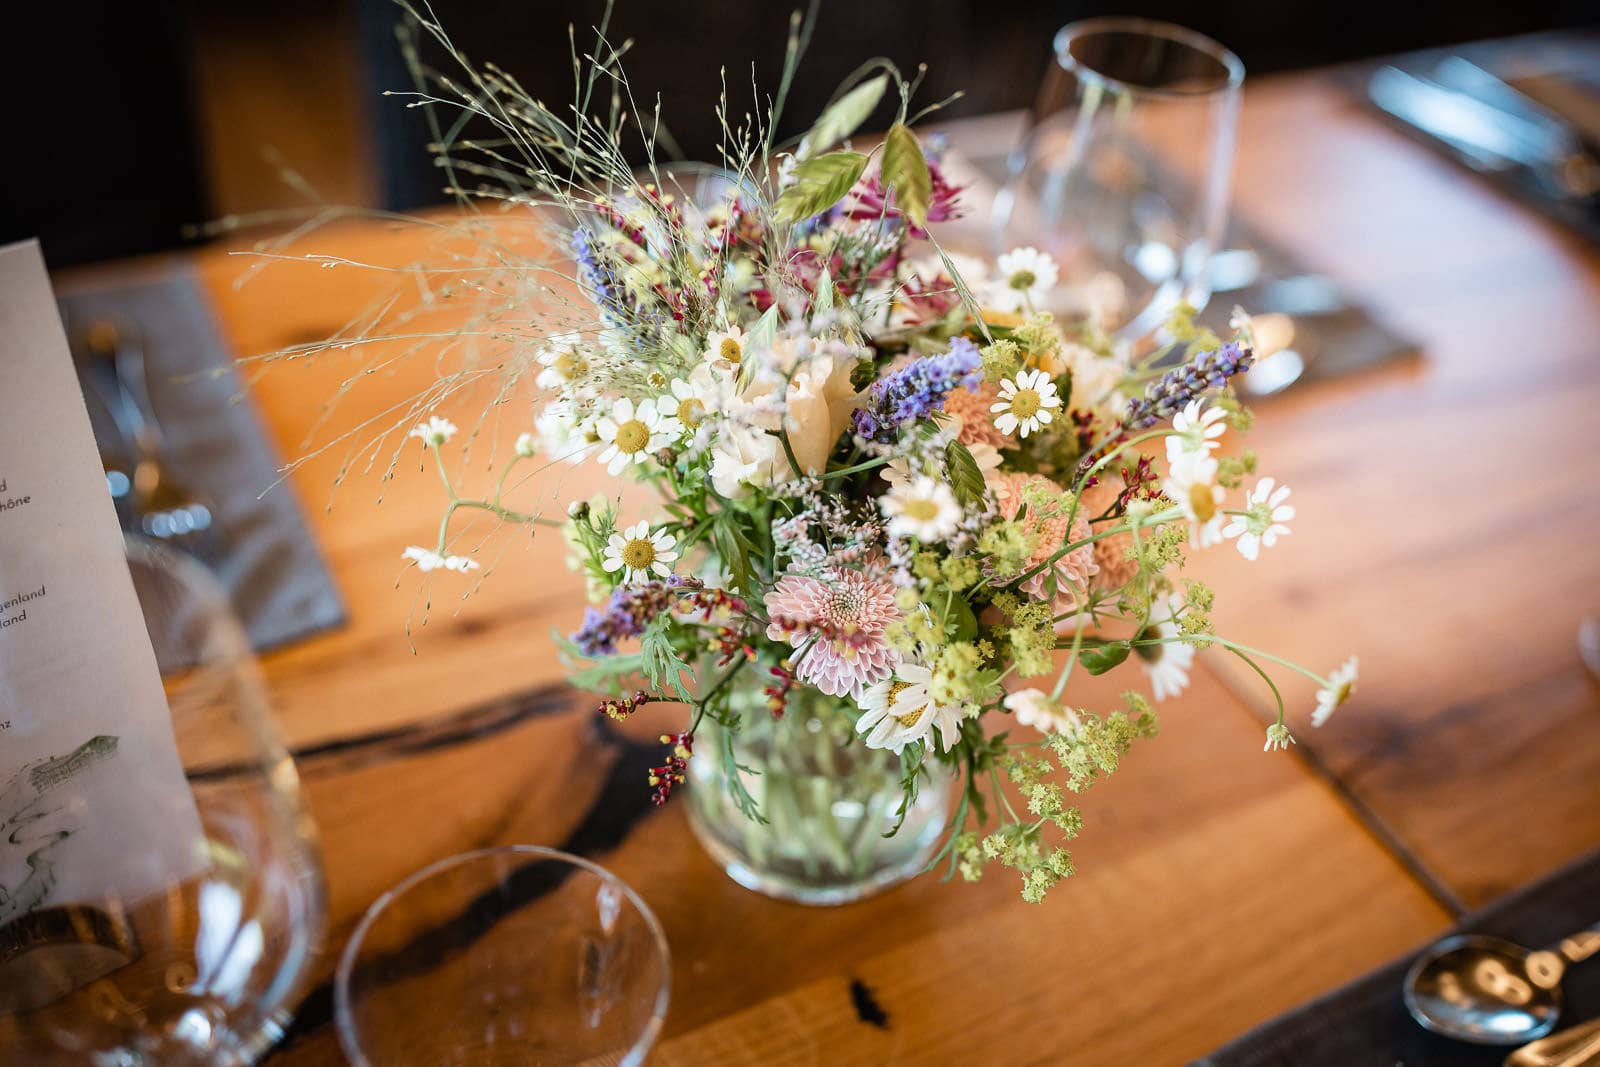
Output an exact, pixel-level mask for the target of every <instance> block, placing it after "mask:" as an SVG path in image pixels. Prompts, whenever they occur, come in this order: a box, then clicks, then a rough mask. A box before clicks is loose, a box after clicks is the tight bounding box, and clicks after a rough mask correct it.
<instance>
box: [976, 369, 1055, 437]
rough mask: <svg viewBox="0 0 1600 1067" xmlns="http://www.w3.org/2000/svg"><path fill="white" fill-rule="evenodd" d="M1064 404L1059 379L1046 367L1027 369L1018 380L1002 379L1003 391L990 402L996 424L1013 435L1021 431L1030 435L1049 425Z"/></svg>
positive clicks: (996, 426) (1001, 389)
mask: <svg viewBox="0 0 1600 1067" xmlns="http://www.w3.org/2000/svg"><path fill="white" fill-rule="evenodd" d="M1060 406H1061V396H1060V394H1058V393H1057V392H1056V386H1055V383H1054V382H1052V381H1051V380H1050V376H1049V375H1048V374H1046V373H1045V372H1044V371H1042V370H1025V371H1021V372H1019V373H1018V374H1017V378H1016V380H1015V381H1012V380H1011V379H1010V378H1002V379H1001V380H1000V395H999V396H998V397H997V398H996V399H995V402H994V403H993V404H991V405H990V407H989V413H990V414H992V415H993V416H994V417H995V418H994V424H995V428H996V429H998V430H999V431H1000V432H1001V433H1003V434H1005V435H1006V436H1007V437H1010V436H1011V435H1012V434H1017V435H1018V436H1020V437H1027V436H1028V435H1029V434H1030V433H1033V432H1034V431H1035V430H1037V429H1039V427H1041V426H1045V425H1048V424H1049V423H1050V421H1051V420H1052V419H1054V418H1055V417H1056V416H1055V411H1054V409H1055V408H1059V407H1060Z"/></svg>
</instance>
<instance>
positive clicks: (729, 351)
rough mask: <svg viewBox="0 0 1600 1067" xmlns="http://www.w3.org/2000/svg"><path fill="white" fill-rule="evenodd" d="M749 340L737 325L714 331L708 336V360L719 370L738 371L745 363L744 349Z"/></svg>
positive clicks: (706, 355) (706, 357) (706, 350)
mask: <svg viewBox="0 0 1600 1067" xmlns="http://www.w3.org/2000/svg"><path fill="white" fill-rule="evenodd" d="M749 340H750V339H749V337H747V336H746V335H745V332H744V331H743V330H741V329H740V328H739V327H738V326H736V325H735V326H729V327H728V328H727V329H726V330H721V331H714V332H713V333H711V334H710V335H709V336H708V337H707V338H706V349H705V359H706V362H707V363H709V364H711V366H713V367H715V368H716V369H717V370H720V371H725V372H726V371H731V372H733V373H738V371H739V367H740V366H741V365H742V364H743V363H744V349H745V345H746V344H747V343H748V342H749Z"/></svg>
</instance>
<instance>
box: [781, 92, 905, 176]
mask: <svg viewBox="0 0 1600 1067" xmlns="http://www.w3.org/2000/svg"><path fill="white" fill-rule="evenodd" d="M888 84H889V76H888V75H887V74H880V75H878V76H877V77H876V78H868V79H867V80H866V81H864V82H862V83H861V84H860V85H858V86H856V87H855V88H854V89H851V90H850V91H849V92H848V93H845V94H844V95H843V96H841V97H840V98H839V99H837V100H835V101H834V102H833V103H832V104H830V105H829V106H828V109H827V110H826V111H824V112H823V113H822V115H821V116H820V117H819V118H818V119H817V121H816V124H815V125H814V126H812V127H811V132H810V133H808V134H806V136H805V140H803V141H801V142H800V151H799V153H798V154H797V156H796V158H798V159H801V160H805V159H808V158H810V157H811V156H814V155H816V154H817V153H818V152H822V151H825V150H827V149H829V148H832V147H833V146H834V145H836V144H838V143H839V142H840V141H842V140H844V139H845V138H846V137H849V136H850V135H851V134H852V133H855V132H856V130H857V129H859V128H860V126H861V124H862V123H863V122H865V121H867V116H869V115H871V114H872V109H873V108H875V107H877V106H878V101H879V100H882V99H883V90H884V89H885V88H886V87H887V86H888Z"/></svg>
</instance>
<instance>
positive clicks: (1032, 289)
mask: <svg viewBox="0 0 1600 1067" xmlns="http://www.w3.org/2000/svg"><path fill="white" fill-rule="evenodd" d="M1058 276H1059V274H1058V272H1057V270H1056V261H1055V260H1053V259H1051V258H1050V257H1049V256H1047V255H1045V254H1044V253H1043V252H1041V251H1039V250H1038V249H1037V248H1013V249H1012V250H1011V251H1009V252H1007V253H1006V254H1005V255H1003V256H1001V257H1000V258H999V259H997V260H995V274H994V279H993V281H991V282H990V284H989V287H988V292H987V294H986V295H987V298H988V303H989V305H990V306H991V307H993V308H995V309H996V310H998V311H1022V310H1028V311H1032V310H1033V309H1035V308H1037V307H1038V306H1039V302H1040V301H1041V300H1043V299H1044V297H1045V296H1046V295H1047V294H1048V293H1049V292H1050V290H1051V289H1053V288H1055V284H1056V279H1057V277H1058Z"/></svg>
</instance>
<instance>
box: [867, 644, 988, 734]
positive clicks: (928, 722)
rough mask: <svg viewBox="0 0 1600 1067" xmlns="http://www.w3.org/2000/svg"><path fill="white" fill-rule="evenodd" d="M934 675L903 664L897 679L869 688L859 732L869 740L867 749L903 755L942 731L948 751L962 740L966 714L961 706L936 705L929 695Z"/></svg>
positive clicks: (896, 669) (886, 679)
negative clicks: (908, 747) (912, 745)
mask: <svg viewBox="0 0 1600 1067" xmlns="http://www.w3.org/2000/svg"><path fill="white" fill-rule="evenodd" d="M932 680H933V672H932V671H930V670H929V669H928V668H927V667H924V666H922V665H921V664H918V663H902V664H900V666H898V667H896V668H895V676H894V677H892V678H884V679H882V680H881V681H877V682H874V683H872V684H871V685H869V686H867V688H866V689H865V690H863V691H862V693H861V698H860V700H859V703H860V705H861V710H862V712H863V713H864V714H862V716H861V718H860V719H858V720H856V732H857V733H858V734H861V735H862V737H863V738H865V739H866V742H867V747H868V748H887V749H889V750H891V751H893V752H900V751H902V750H904V748H905V747H906V746H907V745H908V744H910V743H911V742H913V741H921V742H923V743H924V744H926V743H927V742H928V740H929V739H930V738H931V737H932V736H933V732H934V730H935V729H937V730H938V731H939V739H940V741H942V742H943V744H944V748H945V751H946V752H948V751H950V750H951V749H952V748H953V747H954V746H955V743H956V741H958V740H959V739H960V737H961V720H962V718H963V717H964V715H965V713H964V712H963V711H962V709H961V705H959V704H943V705H940V704H935V703H934V702H933V698H932V697H931V696H930V695H929V694H928V684H929V683H930V682H931V681H932Z"/></svg>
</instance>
